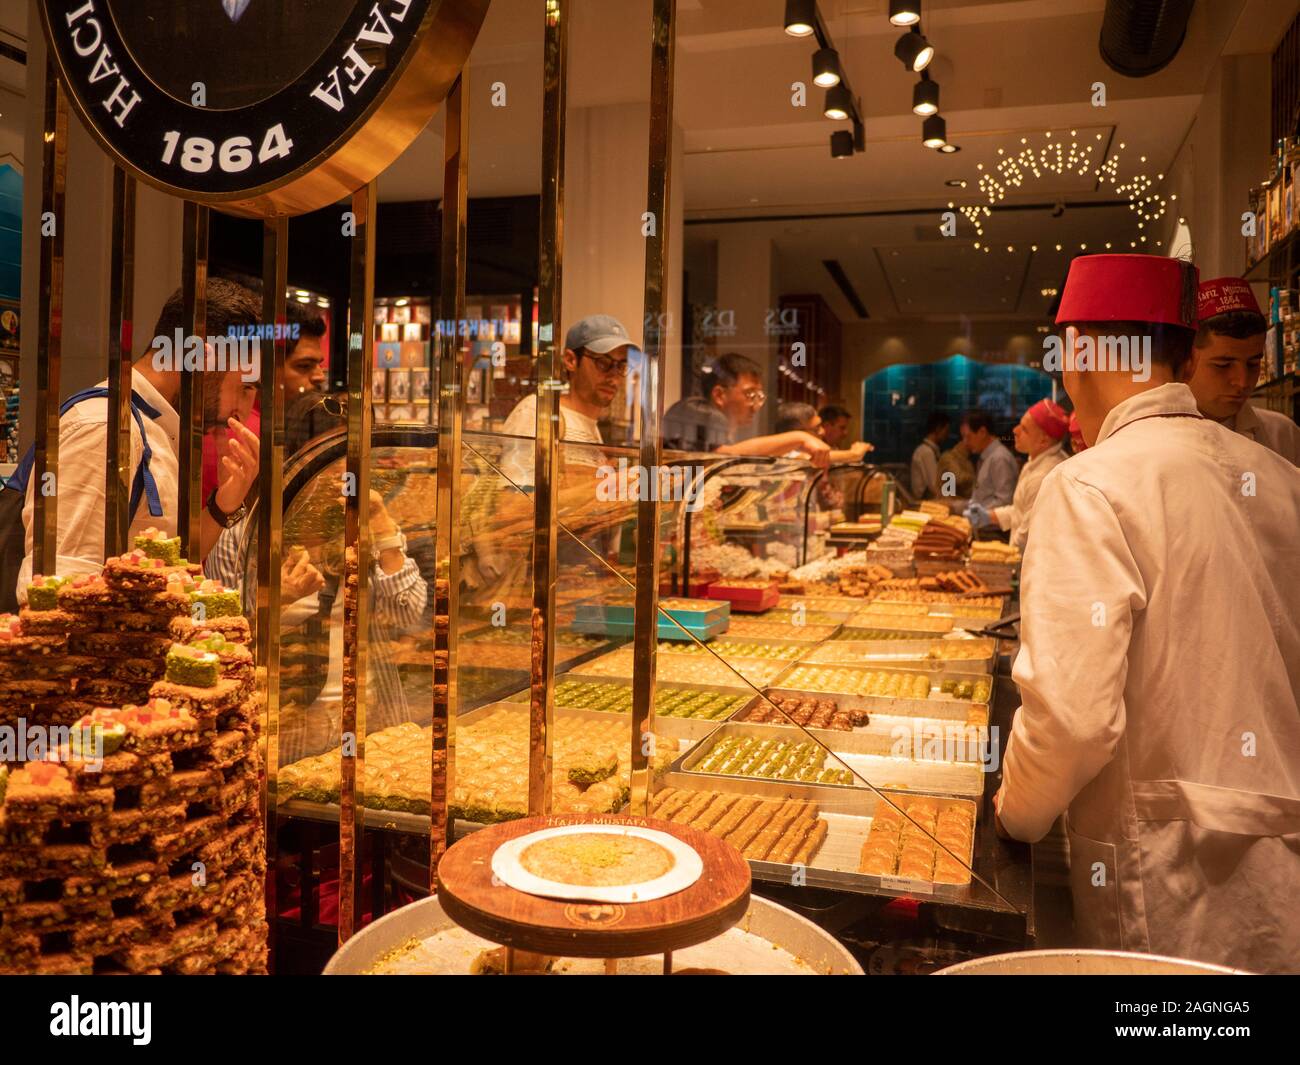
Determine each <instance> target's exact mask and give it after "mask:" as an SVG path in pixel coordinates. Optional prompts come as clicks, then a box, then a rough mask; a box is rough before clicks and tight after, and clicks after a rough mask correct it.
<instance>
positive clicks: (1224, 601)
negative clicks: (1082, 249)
mask: <svg viewBox="0 0 1300 1065" xmlns="http://www.w3.org/2000/svg"><path fill="white" fill-rule="evenodd" d="M1195 294H1196V283H1195V271H1194V269H1193V268H1192V267H1191V266H1190V265H1189V264H1186V263H1182V262H1179V261H1177V260H1172V259H1164V258H1160V257H1156V256H1140V255H1093V256H1087V257H1081V258H1078V259H1076V260H1075V261H1074V263H1073V265H1072V266H1071V268H1070V275H1069V278H1068V279H1067V281H1066V287H1065V292H1064V294H1063V296H1062V300H1061V309H1060V313H1059V315H1058V317H1057V324H1058V325H1060V326H1062V327H1063V328H1064V332H1065V343H1064V357H1065V365H1064V381H1065V388H1066V391H1067V392H1068V393H1069V394H1070V398H1071V399H1072V400H1073V401H1074V405H1075V410H1076V411H1077V413H1078V416H1079V423H1080V426H1081V428H1082V431H1083V436H1084V438H1085V439H1086V440H1087V442H1088V444H1089V447H1088V449H1087V450H1086V451H1084V452H1083V453H1082V454H1079V455H1076V456H1074V457H1073V458H1071V459H1070V461H1069V462H1067V463H1062V464H1061V465H1060V466H1058V467H1057V468H1056V469H1055V470H1053V471H1052V472H1051V473H1050V474H1049V475H1048V476H1047V478H1046V480H1045V481H1044V482H1043V486H1042V489H1041V490H1040V492H1039V495H1038V500H1037V502H1036V504H1035V508H1034V534H1033V536H1032V537H1031V538H1030V541H1029V544H1028V548H1027V550H1026V553H1025V561H1024V570H1023V575H1022V593H1021V597H1022V604H1021V605H1022V613H1023V618H1024V620H1023V623H1022V633H1021V639H1022V643H1021V650H1020V653H1019V655H1018V657H1017V658H1016V662H1015V667H1014V670H1013V676H1014V677H1015V680H1016V682H1017V683H1018V684H1019V686H1020V691H1021V697H1022V704H1023V705H1022V706H1021V707H1020V709H1019V710H1018V711H1017V713H1016V718H1015V722H1014V725H1013V727H1012V733H1011V738H1010V741H1009V743H1008V748H1007V752H1006V757H1005V761H1004V776H1003V782H1002V788H1001V790H1000V792H999V793H998V796H997V799H996V805H997V809H998V813H999V818H1000V821H1001V823H1002V825H1003V826H1004V828H1005V830H1006V831H1008V832H1009V833H1010V834H1011V835H1013V836H1015V837H1016V838H1018V839H1023V840H1027V841H1031V842H1033V841H1037V840H1039V839H1041V838H1042V837H1043V836H1044V835H1045V834H1046V832H1047V831H1048V829H1049V828H1050V827H1051V825H1052V823H1053V821H1054V820H1055V819H1056V818H1057V817H1058V816H1059V815H1060V814H1061V813H1062V812H1064V811H1067V810H1068V817H1067V825H1068V829H1069V839H1070V855H1071V870H1070V878H1071V887H1072V890H1073V896H1074V917H1075V928H1076V933H1077V937H1078V940H1079V944H1080V945H1081V946H1090V947H1104V948H1111V949H1120V950H1130V951H1147V952H1152V953H1156V954H1165V955H1174V956H1179V957H1184V958H1194V959H1198V960H1202V961H1209V962H1217V963H1221V964H1226V965H1233V966H1239V967H1242V968H1246V969H1251V970H1256V971H1263V972H1270V971H1289V970H1294V969H1297V968H1300V907H1297V905H1296V902H1297V886H1298V885H1300V709H1298V708H1297V692H1298V691H1300V622H1298V621H1297V613H1296V611H1297V601H1298V600H1300V538H1298V537H1297V535H1296V517H1297V515H1300V473H1297V471H1296V470H1295V468H1294V467H1293V466H1292V465H1291V464H1290V463H1289V462H1287V461H1285V460H1284V459H1282V458H1280V457H1279V456H1277V455H1275V454H1274V453H1273V452H1271V451H1269V450H1268V449H1266V448H1264V447H1261V446H1259V445H1258V444H1255V443H1252V442H1251V441H1249V440H1246V439H1244V438H1243V437H1241V436H1239V435H1237V434H1236V433H1233V432H1231V431H1229V430H1228V429H1226V428H1224V427H1223V426H1222V425H1219V424H1218V423H1216V422H1215V421H1213V420H1212V419H1209V418H1205V417H1203V416H1201V414H1200V413H1199V412H1198V411H1197V409H1196V400H1195V398H1194V397H1193V395H1192V392H1191V390H1190V389H1189V388H1188V387H1187V386H1186V385H1185V384H1180V383H1177V382H1178V381H1179V380H1180V376H1179V375H1180V373H1181V372H1182V371H1184V370H1185V369H1186V367H1185V366H1184V365H1183V364H1184V362H1185V361H1186V360H1187V359H1188V358H1194V349H1193V347H1192V341H1193V336H1194V328H1195V317H1194V314H1195ZM1134 334H1140V335H1138V336H1137V337H1136V340H1135V338H1134ZM1119 335H1128V336H1129V343H1130V354H1132V352H1133V350H1134V348H1133V346H1132V345H1133V344H1135V343H1136V350H1137V351H1138V352H1139V353H1140V352H1141V351H1142V350H1143V346H1144V344H1145V343H1146V341H1144V340H1142V339H1141V338H1142V337H1147V338H1149V340H1150V345H1151V355H1152V360H1151V362H1150V363H1149V364H1146V365H1145V366H1144V365H1141V364H1139V365H1134V364H1133V363H1132V362H1130V365H1129V366H1128V367H1127V368H1126V369H1125V368H1120V367H1117V366H1116V362H1117V360H1115V359H1110V360H1108V361H1106V363H1105V365H1101V366H1099V364H1098V360H1097V359H1096V358H1093V359H1085V358H1084V356H1085V355H1086V354H1088V353H1089V351H1091V352H1093V353H1096V352H1100V351H1102V350H1103V344H1102V341H1103V340H1105V338H1107V337H1109V336H1119ZM1104 350H1108V351H1109V352H1110V353H1111V354H1112V355H1113V354H1114V352H1115V351H1116V350H1117V348H1116V345H1115V344H1114V343H1110V342H1108V343H1107V344H1106V345H1105V349H1104Z"/></svg>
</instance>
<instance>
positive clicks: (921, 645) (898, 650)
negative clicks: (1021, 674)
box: [800, 638, 998, 675]
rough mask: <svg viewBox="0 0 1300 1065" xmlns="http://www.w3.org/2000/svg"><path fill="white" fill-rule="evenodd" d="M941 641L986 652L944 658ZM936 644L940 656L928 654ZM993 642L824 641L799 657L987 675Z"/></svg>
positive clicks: (994, 655)
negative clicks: (979, 654)
mask: <svg viewBox="0 0 1300 1065" xmlns="http://www.w3.org/2000/svg"><path fill="white" fill-rule="evenodd" d="M944 644H954V645H956V646H957V647H961V648H963V649H964V648H967V647H969V646H971V645H972V644H975V645H978V646H979V648H980V650H986V651H987V652H988V653H987V655H985V656H984V657H982V658H944V657H943V656H942V650H943V645H944ZM936 646H937V647H938V648H939V650H940V656H939V657H938V658H931V657H929V654H930V649H931V648H933V647H936ZM997 653H998V652H997V641H996V640H992V639H987V638H981V639H976V640H942V639H930V640H826V641H822V642H819V643H818V644H817V646H816V647H815V648H814V649H813V650H811V651H809V653H808V654H806V655H804V657H803V658H801V659H800V661H801V662H805V663H807V664H808V665H823V666H872V667H881V668H885V669H891V668H893V666H894V665H895V664H898V665H903V664H905V663H906V666H905V668H907V669H912V670H925V671H931V670H937V671H941V672H947V673H954V674H957V673H960V674H963V675H965V674H970V673H979V674H991V673H992V672H993V663H994V660H995V659H996V658H997Z"/></svg>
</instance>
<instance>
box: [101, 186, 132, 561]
mask: <svg viewBox="0 0 1300 1065" xmlns="http://www.w3.org/2000/svg"><path fill="white" fill-rule="evenodd" d="M112 243H113V246H112V248H111V250H110V252H109V255H110V259H109V271H108V426H107V428H108V463H107V473H106V477H107V483H106V484H105V491H104V557H105V558H112V557H113V556H114V555H120V554H122V553H123V552H124V551H125V550H126V549H127V548H128V547H129V546H130V543H131V541H130V538H129V535H128V533H129V528H130V525H131V476H132V463H131V347H132V329H131V321H132V318H133V316H134V310H133V308H134V304H135V178H133V177H132V176H131V175H130V174H128V173H127V172H126V171H125V170H123V169H122V168H121V167H120V166H115V167H113V221H112Z"/></svg>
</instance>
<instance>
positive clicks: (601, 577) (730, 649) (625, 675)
mask: <svg viewBox="0 0 1300 1065" xmlns="http://www.w3.org/2000/svg"><path fill="white" fill-rule="evenodd" d="M344 447H345V444H344V437H343V434H342V433H341V432H340V433H337V434H334V435H327V436H326V437H324V438H321V439H319V440H317V441H315V442H313V444H311V445H310V446H309V447H308V448H306V449H304V451H303V452H301V453H300V454H299V455H297V456H296V457H295V458H294V459H293V461H292V462H291V463H290V464H289V467H288V468H287V469H286V471H285V486H286V489H285V502H284V515H285V517H284V544H285V551H286V557H288V556H291V555H292V554H294V553H295V552H305V553H306V556H307V558H308V559H309V560H310V564H311V565H313V566H316V567H317V568H318V569H319V570H320V571H321V573H322V574H323V575H324V581H325V583H324V587H322V588H321V589H320V590H319V591H317V592H315V593H313V594H311V595H308V596H305V597H303V598H301V599H299V600H296V601H291V600H290V599H289V597H288V596H286V597H285V604H284V607H283V612H282V630H281V640H282V642H281V648H282V650H281V693H282V713H281V722H280V760H279V766H278V770H277V774H276V783H275V790H274V794H275V796H276V800H277V805H276V815H277V818H278V820H279V823H280V824H281V825H282V826H291V825H293V824H296V823H304V824H309V823H312V822H318V823H326V824H329V823H333V822H337V820H338V816H339V809H340V807H339V797H340V787H341V778H340V771H339V770H340V764H341V759H340V747H341V737H340V733H339V727H340V725H339V722H340V719H341V712H340V708H341V700H340V690H341V689H340V686H339V685H338V683H337V681H338V677H337V676H336V674H338V672H339V670H340V668H341V617H342V612H341V609H339V608H338V607H337V603H336V598H337V597H336V595H334V594H331V591H330V585H331V584H333V585H334V586H335V587H337V584H338V577H337V574H338V572H339V565H340V560H341V559H342V554H343V552H342V543H343V512H342V506H341V503H340V500H339V493H338V485H339V484H340V483H341V478H342V474H343V462H344ZM435 448H436V430H434V429H432V428H429V427H401V428H396V427H378V428H376V430H375V436H374V443H373V447H372V451H371V462H372V490H373V491H374V492H376V493H377V494H378V496H379V499H380V501H382V504H383V510H384V513H385V514H387V516H388V517H389V518H391V519H392V520H393V522H394V523H395V524H396V525H397V526H398V527H399V528H400V532H401V535H402V537H403V538H404V542H405V547H404V552H403V554H404V556H405V557H404V558H403V559H401V560H400V561H399V562H398V563H395V567H396V568H394V572H391V573H389V572H383V559H382V558H381V559H380V560H379V561H378V562H377V563H376V567H375V570H374V572H373V574H372V579H371V582H370V585H371V589H370V595H371V607H372V610H371V621H370V626H369V634H368V635H369V640H368V652H369V654H368V657H369V662H370V666H369V684H368V691H369V693H370V694H369V695H368V697H367V704H366V706H365V708H364V715H363V716H364V722H365V743H364V750H363V763H364V779H363V780H359V781H358V787H357V792H356V797H357V802H358V804H359V805H361V806H363V807H364V824H365V825H366V826H368V827H369V828H372V829H374V830H376V831H377V832H378V833H379V834H380V835H381V836H384V837H394V836H395V837H405V838H407V839H408V842H407V843H400V842H397V841H394V842H393V843H391V844H389V843H384V842H382V841H380V842H376V843H375V844H373V846H375V847H378V848H380V849H385V848H388V847H390V846H392V847H393V848H395V850H396V851H398V852H403V851H405V852H410V851H411V850H412V848H414V849H415V851H416V853H418V851H419V848H420V847H421V846H422V845H423V844H424V842H425V841H427V837H428V834H429V830H430V819H429V812H430V808H429V802H430V794H431V777H430V773H431V769H430V766H431V764H432V759H431V751H432V732H431V701H430V698H429V692H430V684H431V671H432V663H433V655H434V651H433V644H432V639H431V634H432V631H433V626H432V618H431V607H430V605H429V604H430V603H431V601H432V574H433V567H432V561H431V558H430V555H431V545H432V543H433V534H434V527H433V514H434V498H435V494H436V465H435V462H434V456H435V454H436V451H435ZM561 455H562V471H563V472H562V475H561V476H562V482H561V493H560V496H561V507H560V512H559V513H560V519H559V534H560V535H559V546H558V550H557V561H558V567H559V573H558V579H557V612H556V633H555V674H554V678H553V682H552V690H553V697H554V705H555V710H554V729H553V734H552V737H551V742H552V770H553V780H552V792H551V798H552V806H551V809H552V812H554V813H556V814H568V815H574V816H578V815H595V814H613V813H619V812H625V811H628V809H629V807H628V802H629V784H630V778H631V763H632V757H631V756H632V735H631V730H630V720H631V715H630V711H631V705H632V678H633V674H634V671H635V658H634V655H633V649H632V646H631V639H630V637H631V625H630V619H631V616H632V615H631V602H632V590H633V588H632V585H631V581H632V568H631V566H630V564H629V560H630V557H631V551H632V545H633V543H634V539H635V522H634V508H635V505H636V498H635V497H636V493H637V491H638V489H637V488H636V481H635V476H634V478H633V482H632V487H631V488H630V489H629V488H628V482H627V481H626V480H622V481H620V480H619V476H620V473H619V471H620V469H621V466H620V462H619V460H620V459H625V460H626V461H627V464H628V465H630V464H631V463H632V459H633V456H632V455H631V453H630V452H620V450H619V449H617V448H609V447H602V448H600V449H599V450H598V451H597V449H595V448H593V447H592V446H590V445H563V446H562V447H561ZM531 462H532V441H531V440H516V439H512V438H508V437H501V436H493V435H484V434H473V433H467V434H466V435H465V441H464V449H463V462H462V499H463V502H462V505H461V507H460V510H459V513H460V520H461V543H462V550H461V557H460V560H459V561H460V593H461V594H460V603H459V613H458V616H457V618H456V619H455V623H454V624H455V629H456V635H457V640H456V656H457V666H458V670H457V672H458V685H457V691H458V698H457V702H456V717H455V723H454V743H451V742H449V744H448V746H449V749H452V750H454V755H453V762H452V770H451V773H450V774H449V776H450V785H449V792H448V796H449V797H448V806H449V815H450V816H451V817H453V818H454V819H455V833H454V835H455V836H456V837H457V838H459V837H461V836H463V835H464V834H465V833H466V832H469V831H472V830H473V829H474V828H475V827H476V826H481V825H483V824H491V823H500V822H503V821H508V820H511V819H514V818H519V817H523V816H525V815H526V814H527V813H528V812H529V811H528V788H527V785H528V780H527V777H528V743H529V723H528V722H529V714H528V703H529V698H530V687H529V676H530V666H531V643H530V639H529V633H530V625H529V622H528V617H529V613H528V612H529V609H530V606H531V579H532V578H531V567H530V564H529V559H530V538H531V533H532V527H531V525H532V500H531V492H530V487H531ZM669 463H671V465H669ZM666 467H667V468H668V469H669V470H674V471H683V472H681V473H670V474H666V475H665V477H664V478H663V479H662V480H661V482H660V484H661V488H662V490H663V491H664V493H665V496H668V497H671V498H663V499H662V504H663V505H662V507H661V515H662V533H661V536H662V542H663V545H664V547H663V553H664V560H665V566H664V570H665V572H667V571H668V570H669V563H670V562H677V563H678V564H679V566H678V568H677V570H676V572H677V574H678V577H679V584H678V587H679V588H684V589H685V590H686V591H689V592H690V593H691V594H690V595H681V594H678V595H676V596H670V595H668V594H666V593H667V592H668V591H669V590H670V588H664V587H662V584H663V583H664V582H663V581H662V579H661V592H663V593H665V594H663V596H662V598H661V600H660V631H659V635H660V642H659V646H658V650H657V656H656V659H657V662H656V682H657V683H656V693H655V704H654V711H653V713H652V716H651V719H650V722H649V727H648V733H649V735H650V737H652V738H651V739H648V740H647V742H648V744H649V751H648V754H649V760H650V766H651V768H652V771H653V774H652V786H651V795H650V802H649V807H648V811H647V812H648V813H649V815H650V816H651V817H656V818H660V819H666V820H670V821H674V822H677V823H680V824H684V825H689V826H691V827H693V828H696V829H700V830H703V831H707V832H710V833H712V834H713V835H716V836H719V837H721V838H723V839H726V840H727V841H728V842H730V843H731V844H733V845H734V846H735V847H736V848H737V849H738V850H739V851H740V852H741V853H742V854H743V855H744V857H745V858H747V859H748V860H749V863H750V869H751V873H752V876H753V878H754V880H755V882H756V885H758V886H759V888H758V889H759V890H765V891H766V890H772V891H776V892H780V891H782V890H789V889H794V890H795V896H794V899H793V900H790V899H784V898H783V899H782V901H783V902H785V904H787V905H795V904H797V903H798V902H800V901H803V902H807V901H808V900H810V899H813V898H815V897H818V896H819V894H820V893H822V892H825V893H829V895H830V896H832V897H834V898H837V899H839V900H840V902H839V903H838V905H841V906H843V905H844V904H845V902H846V900H849V899H850V897H851V896H857V897H860V898H875V899H877V900H883V901H886V902H887V901H888V900H890V899H903V898H906V899H914V900H921V901H923V902H924V903H925V904H926V905H927V906H931V907H935V908H937V909H940V910H942V911H944V912H945V913H948V912H950V911H969V913H968V914H967V915H966V916H958V917H956V918H952V917H949V918H947V920H948V921H949V923H950V924H953V925H955V926H958V927H973V928H977V929H979V928H988V927H996V928H998V929H999V931H998V935H999V936H1000V937H1001V938H1002V939H1003V940H1005V939H1007V938H1010V939H1012V940H1015V939H1021V940H1024V941H1029V940H1031V939H1032V935H1033V919H1032V912H1031V911H1032V905H1031V891H1030V888H1031V877H1030V874H1029V868H1028V863H1027V857H1026V855H1027V848H1018V847H1014V846H1010V845H1007V844H1005V843H1003V842H1002V841H1000V840H999V839H998V838H997V836H996V834H995V833H994V831H993V829H992V824H991V819H990V814H989V809H988V799H989V798H990V796H991V794H992V792H993V790H994V786H993V784H992V781H993V780H994V779H995V770H996V768H997V767H998V765H999V764H1000V757H1001V742H1002V737H1004V736H1005V735H1006V727H1005V724H999V722H998V719H997V710H996V708H997V707H998V705H999V696H1001V695H1002V694H1003V693H1004V690H1005V689H1009V684H1008V683H1007V682H1006V681H1005V680H1002V679H999V678H997V677H996V676H995V673H996V666H997V662H998V655H997V649H998V643H997V641H996V640H995V639H994V638H991V637H987V636H981V635H978V634H977V630H978V629H979V628H980V627H981V626H983V625H984V624H986V623H988V622H991V621H994V620H996V619H997V618H998V617H999V616H1000V615H1001V614H1002V613H1003V610H1004V608H1005V605H1006V599H1005V597H1003V596H1000V595H971V594H970V593H966V592H960V591H945V590H943V589H942V588H941V587H940V586H938V585H934V582H930V583H929V584H927V586H924V587H923V586H922V584H921V582H920V580H919V579H917V578H897V577H894V576H893V574H892V572H884V571H874V572H871V573H870V574H869V575H867V573H866V571H864V570H862V564H861V563H858V562H857V561H856V560H855V556H847V557H848V563H847V564H845V565H840V566H837V567H836V571H835V572H829V573H828V574H827V576H826V578H825V579H824V580H811V579H803V580H800V579H799V574H800V572H801V570H800V567H799V566H797V565H795V564H794V563H795V562H796V561H797V560H798V558H799V557H800V556H801V555H802V553H803V547H804V541H803V538H804V536H805V534H806V532H807V530H808V528H809V526H808V524H807V523H806V522H805V521H804V519H803V517H802V515H803V513H804V511H805V508H806V507H807V509H808V512H809V513H812V514H816V513H820V511H818V510H817V508H816V504H813V505H811V506H809V497H810V496H811V495H813V494H815V493H816V492H817V491H818V485H822V484H825V483H827V479H826V478H824V477H822V476H821V475H819V474H818V472H817V471H814V470H812V469H810V468H809V467H807V466H806V465H805V464H802V463H799V462H795V461H793V460H787V459H779V460H761V459H760V460H744V461H742V462H737V461H734V460H726V459H720V458H719V457H716V456H710V457H697V456H676V455H674V456H669V457H668V462H667V463H666ZM850 472H855V473H856V471H850ZM611 477H612V478H613V479H612V480H611V479H610V478H611ZM674 483H676V484H677V485H678V486H680V487H679V489H674V487H673V485H674ZM377 513H378V512H377V511H374V510H372V523H373V522H374V521H375V519H376V514H377ZM253 524H254V523H250V526H253ZM688 544H689V545H690V546H691V549H690V551H687V549H686V548H687V545H688ZM819 550H820V552H821V553H820V554H819V555H818V560H821V563H822V565H823V568H825V567H826V565H828V564H829V563H830V562H832V561H833V560H835V558H836V556H835V555H833V554H832V553H831V550H830V549H829V547H827V546H826V545H825V543H824V542H823V544H822V547H821V548H819ZM859 554H861V552H859ZM245 555H246V557H247V558H249V559H252V558H255V556H256V552H255V550H252V545H251V543H250V544H246V545H245ZM814 561H817V560H814ZM686 566H689V568H683V567H686ZM802 572H805V573H807V572H810V571H809V569H808V567H807V566H805V567H803V571H802ZM814 572H815V571H814ZM683 573H684V574H687V575H688V578H687V579H684V580H683V579H680V578H681V575H682V574H683ZM251 577H252V574H251V573H250V574H249V575H248V578H246V586H251V583H252V582H251ZM871 578H874V579H871ZM669 581H670V582H671V578H670V579H669ZM846 581H847V582H849V583H850V584H852V586H853V587H854V588H855V589H856V590H857V591H858V592H860V593H861V594H854V595H843V594H840V591H841V588H842V586H843V585H844V584H845V582H846ZM931 585H933V586H931ZM782 589H784V592H783V591H782ZM769 593H770V594H769ZM360 716H361V715H359V717H360ZM375 868H376V875H380V874H381V873H382V870H383V865H382V863H379V864H376V866H375ZM799 892H803V894H802V895H800V894H799ZM290 897H291V898H296V897H297V895H296V894H294V893H290ZM376 898H377V899H380V900H382V899H385V898H387V896H386V895H384V894H383V893H377V895H376ZM381 905H382V902H381ZM848 905H849V908H850V910H852V909H853V908H854V906H855V905H857V907H858V908H859V909H860V908H861V904H860V903H859V904H853V903H851V901H849V902H848ZM796 908H797V905H796ZM377 912H378V911H377V910H376V914H377ZM980 915H982V916H980ZM1008 928H1010V929H1012V930H1011V931H1007V930H1006V929H1008Z"/></svg>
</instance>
